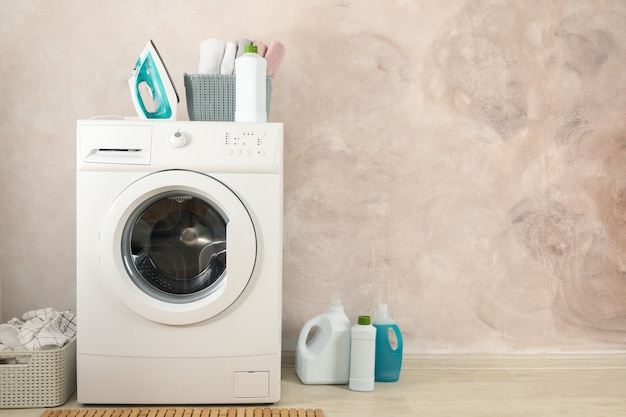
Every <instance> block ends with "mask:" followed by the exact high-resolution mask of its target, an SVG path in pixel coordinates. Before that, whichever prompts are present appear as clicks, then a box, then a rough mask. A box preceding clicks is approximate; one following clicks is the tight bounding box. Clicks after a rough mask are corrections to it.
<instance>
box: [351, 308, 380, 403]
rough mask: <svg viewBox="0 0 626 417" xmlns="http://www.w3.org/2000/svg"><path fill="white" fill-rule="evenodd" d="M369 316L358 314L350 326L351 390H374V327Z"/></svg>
mask: <svg viewBox="0 0 626 417" xmlns="http://www.w3.org/2000/svg"><path fill="white" fill-rule="evenodd" d="M371 322H372V320H371V318H370V316H359V321H358V324H357V325H356V326H352V329H351V332H350V335H351V342H352V344H351V346H350V380H349V382H348V388H350V389H351V390H352V391H374V370H375V364H376V328H375V327H374V326H372V324H371Z"/></svg>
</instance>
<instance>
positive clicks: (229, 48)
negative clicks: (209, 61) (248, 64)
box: [220, 42, 237, 75]
mask: <svg viewBox="0 0 626 417" xmlns="http://www.w3.org/2000/svg"><path fill="white" fill-rule="evenodd" d="M236 54H237V44H236V43H235V42H227V43H226V49H224V57H223V58H222V65H221V66H220V74H222V75H229V74H232V73H233V72H234V71H235V55H236Z"/></svg>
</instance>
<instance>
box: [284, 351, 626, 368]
mask: <svg viewBox="0 0 626 417" xmlns="http://www.w3.org/2000/svg"><path fill="white" fill-rule="evenodd" d="M295 358H296V355H295V352H293V351H284V352H283V354H282V366H283V368H293V367H294V366H295ZM402 368H403V369H626V353H592V354H589V353H585V354H578V353H576V354H570V353H563V354H506V355H505V354H445V355H442V354H432V355H429V354H424V355H419V354H409V355H404V357H403V358H402Z"/></svg>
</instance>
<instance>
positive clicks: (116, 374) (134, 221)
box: [76, 120, 283, 404]
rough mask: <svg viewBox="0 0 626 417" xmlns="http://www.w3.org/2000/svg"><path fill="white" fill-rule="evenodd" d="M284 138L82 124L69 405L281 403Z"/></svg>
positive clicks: (160, 124) (187, 125) (228, 128)
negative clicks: (73, 391) (72, 399)
mask: <svg viewBox="0 0 626 417" xmlns="http://www.w3.org/2000/svg"><path fill="white" fill-rule="evenodd" d="M282 149H283V126H282V124H280V123H263V124H252V123H245V124H244V123H227V122H224V123H222V122H189V121H134V120H133V121H127V120H123V121H122V120H80V121H78V123H77V175H76V177H77V178H76V181H77V195H76V198H77V318H78V338H77V372H78V375H77V377H78V391H77V392H78V393H77V399H78V401H79V402H81V403H97V404H220V403H221V404H223V403H273V402H276V401H278V399H279V398H280V377H281V373H280V372H281V370H280V362H281V327H282V326H281V323H282V216H283V211H282V203H283V171H282V167H283V161H282Z"/></svg>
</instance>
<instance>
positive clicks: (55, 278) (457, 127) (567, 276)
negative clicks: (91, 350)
mask: <svg viewBox="0 0 626 417" xmlns="http://www.w3.org/2000/svg"><path fill="white" fill-rule="evenodd" d="M0 12H1V13H0V16H2V17H0V22H1V25H0V33H1V35H2V36H0V53H1V59H0V90H1V91H2V100H0V118H1V123H0V139H1V145H0V146H1V151H2V155H3V163H2V164H1V165H0V174H1V176H0V186H1V194H0V195H1V196H2V198H1V199H0V213H1V215H0V227H1V230H2V234H1V235H0V276H1V277H2V283H1V285H2V287H1V290H2V293H1V294H2V303H1V304H2V318H3V319H4V320H7V319H9V318H10V317H12V316H15V315H18V314H20V313H21V312H23V311H24V310H26V309H30V308H36V307H41V306H44V305H51V306H53V307H56V308H59V309H63V308H67V307H70V308H73V307H74V305H75V296H74V279H75V277H74V274H75V269H74V250H75V244H74V233H75V229H74V214H75V209H74V204H75V196H74V169H75V163H74V141H75V134H74V126H75V121H76V119H78V118H87V117H90V116H93V115H103V114H122V115H132V114H133V109H132V105H131V102H130V97H129V93H128V89H127V84H126V80H127V78H128V75H129V72H130V69H131V68H132V65H133V64H134V62H135V60H136V57H137V55H138V53H139V52H140V50H141V48H143V46H144V44H145V42H146V41H147V40H148V39H150V38H152V39H154V41H155V42H156V44H157V46H158V47H159V50H160V52H161V54H162V55H163V57H164V59H165V60H166V62H167V65H168V67H169V69H170V72H171V73H172V74H173V75H174V77H175V82H176V84H177V87H178V89H179V92H181V93H182V94H181V95H182V103H183V104H182V105H181V107H180V108H179V111H180V113H181V117H180V118H183V119H184V118H186V109H185V106H184V87H183V78H182V75H183V73H184V72H194V70H195V66H196V63H197V47H198V45H199V43H200V41H202V40H203V39H205V38H209V37H219V38H222V39H226V40H234V39H237V38H239V37H242V36H248V37H253V38H259V39H262V40H264V41H270V40H272V39H278V40H281V41H282V42H283V43H284V44H285V45H286V47H287V54H286V57H285V61H284V63H283V65H282V67H281V68H280V70H279V72H278V75H277V77H276V79H275V82H274V96H273V103H272V114H271V120H274V121H282V122H284V123H285V135H286V137H285V139H286V143H285V213H284V214H285V239H284V247H285V251H284V303H283V305H284V341H283V344H284V347H285V349H288V350H290V349H293V348H294V347H295V340H296V338H297V335H298V332H299V329H300V327H301V326H302V325H303V323H304V322H305V321H306V320H307V319H308V318H310V317H312V316H313V315H315V314H317V313H319V312H322V311H324V310H325V309H326V305H327V303H328V302H329V301H330V298H331V297H332V296H340V297H341V298H342V300H343V301H344V304H345V306H346V310H347V312H348V314H349V315H350V316H351V318H352V319H353V320H354V319H355V318H356V316H357V315H358V314H362V313H370V314H372V313H374V310H373V308H374V306H375V305H376V304H377V303H378V302H382V301H384V302H387V303H388V304H389V305H390V310H391V313H392V316H393V317H394V318H395V319H396V320H397V321H398V322H399V324H400V325H401V327H402V330H403V332H404V334H405V338H406V350H407V351H408V352H427V353H437V352H456V353H462V352H495V353H501V352H527V353H532V352H579V351H593V352H603V351H612V350H622V351H623V350H624V348H626V278H625V276H626V275H625V273H624V271H625V270H626V259H625V257H624V253H625V249H626V203H625V201H626V151H625V150H624V149H625V147H624V145H625V144H626V71H625V70H624V68H626V3H624V2H623V1H620V0H613V1H574V0H572V1H559V0H554V1H547V2H506V1H493V2H490V1H480V0H479V1H470V0H451V1H447V2H440V1H438V0H429V1H420V2H410V1H401V0H397V1H385V2H382V1H338V0H337V1H336V0H320V1H316V2H293V1H288V0H282V1H268V2H255V1H243V0H242V1H231V2H222V1H184V2H170V1H165V0H160V1H153V0H150V1H148V0H142V1H134V2H122V1H104V0H99V1H90V2H84V1H79V0H64V1H56V2H50V1H44V0H24V1H20V2H8V1H1V2H0Z"/></svg>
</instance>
